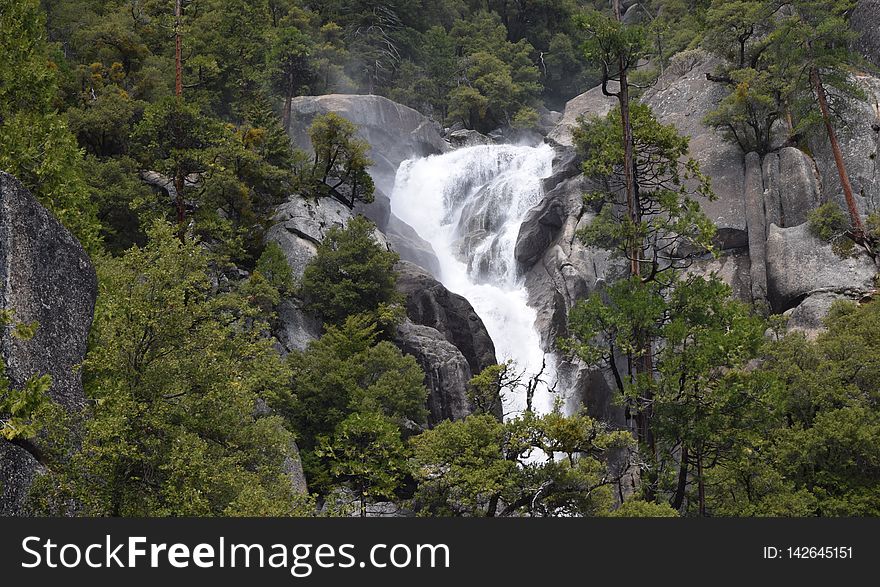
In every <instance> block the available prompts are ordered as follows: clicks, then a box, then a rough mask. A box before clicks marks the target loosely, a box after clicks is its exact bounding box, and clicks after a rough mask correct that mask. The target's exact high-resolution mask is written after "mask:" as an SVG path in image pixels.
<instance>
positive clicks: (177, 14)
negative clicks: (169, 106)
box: [174, 0, 183, 98]
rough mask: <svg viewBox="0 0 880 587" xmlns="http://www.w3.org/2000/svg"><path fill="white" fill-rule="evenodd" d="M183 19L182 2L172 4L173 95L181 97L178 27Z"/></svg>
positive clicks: (181, 80)
mask: <svg viewBox="0 0 880 587" xmlns="http://www.w3.org/2000/svg"><path fill="white" fill-rule="evenodd" d="M182 17H183V0H177V1H176V2H175V4H174V95H175V96H177V97H178V98H180V97H181V96H183V57H182V51H181V43H182V40H181V33H180V25H181V19H182Z"/></svg>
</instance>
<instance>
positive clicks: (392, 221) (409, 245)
mask: <svg viewBox="0 0 880 587" xmlns="http://www.w3.org/2000/svg"><path fill="white" fill-rule="evenodd" d="M328 112H335V113H337V114H339V115H340V116H343V117H344V118H346V119H348V120H349V121H351V122H353V123H354V124H356V125H357V127H358V134H359V136H360V137H361V138H362V139H364V140H365V141H367V142H368V143H369V144H370V147H371V148H370V158H371V159H372V161H373V165H372V166H371V167H370V176H371V177H372V178H373V181H374V182H375V184H376V193H375V201H374V202H373V203H371V204H368V205H358V207H357V208H356V210H357V211H358V212H361V213H363V214H364V216H366V217H367V218H369V219H370V220H372V221H373V222H375V223H376V225H377V226H378V227H379V230H381V231H383V232H384V233H385V234H386V235H387V237H388V240H389V242H390V243H391V245H392V247H393V248H394V250H395V251H397V253H399V254H400V256H401V258H403V259H405V260H407V261H411V262H413V263H416V264H418V265H421V266H422V267H424V268H425V269H427V270H429V271H432V272H436V271H437V268H438V262H437V258H436V256H435V255H434V252H433V250H432V249H431V245H429V244H428V243H426V242H425V241H424V240H422V239H421V237H419V235H418V234H416V232H415V231H414V230H413V229H412V227H410V226H408V225H407V224H406V223H405V222H403V221H402V220H400V219H399V218H397V217H396V216H394V215H393V214H392V213H391V200H390V199H389V197H388V196H389V194H391V192H392V190H393V189H394V177H395V174H396V173H397V168H398V167H399V166H400V164H401V163H402V162H403V161H405V160H406V159H410V158H412V157H425V156H428V155H434V154H437V153H444V152H446V151H448V150H449V149H450V146H449V144H448V143H447V142H446V141H445V140H443V137H442V136H441V135H440V130H439V128H438V127H437V125H436V124H434V123H433V122H432V121H431V120H430V119H428V118H426V117H425V116H423V115H421V114H420V113H418V112H417V111H415V110H413V109H412V108H408V107H407V106H403V105H401V104H398V103H396V102H392V101H391V100H389V99H388V98H384V97H382V96H373V95H368V96H363V95H343V94H329V95H325V96H301V97H299V98H296V99H294V100H293V104H292V115H291V125H290V136H291V140H292V141H293V142H294V144H296V145H297V146H298V147H300V148H301V149H305V150H306V151H311V148H312V145H311V142H310V140H309V136H308V128H309V125H311V123H312V121H313V120H314V119H315V117H316V116H319V115H321V114H326V113H328Z"/></svg>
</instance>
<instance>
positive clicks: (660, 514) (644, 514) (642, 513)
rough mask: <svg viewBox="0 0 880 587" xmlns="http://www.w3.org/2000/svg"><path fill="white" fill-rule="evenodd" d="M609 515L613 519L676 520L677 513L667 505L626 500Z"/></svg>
mask: <svg viewBox="0 0 880 587" xmlns="http://www.w3.org/2000/svg"><path fill="white" fill-rule="evenodd" d="M610 515H611V516H612V517H614V518H677V517H678V512H677V511H675V510H674V509H673V508H672V507H670V506H669V504H667V503H654V502H651V501H644V500H641V499H628V500H626V501H625V502H623V503H622V504H620V507H619V508H617V509H616V510H614V511H613V512H611V514H610Z"/></svg>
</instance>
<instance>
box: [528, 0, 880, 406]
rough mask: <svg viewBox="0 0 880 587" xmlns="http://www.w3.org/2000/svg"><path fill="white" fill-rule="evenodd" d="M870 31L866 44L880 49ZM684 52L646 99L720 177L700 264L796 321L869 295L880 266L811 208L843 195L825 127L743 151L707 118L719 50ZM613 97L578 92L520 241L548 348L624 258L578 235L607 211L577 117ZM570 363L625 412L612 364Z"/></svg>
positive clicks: (590, 388) (864, 138) (878, 133)
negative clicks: (822, 230) (710, 76)
mask: <svg viewBox="0 0 880 587" xmlns="http://www.w3.org/2000/svg"><path fill="white" fill-rule="evenodd" d="M878 4H880V3H876V2H862V3H860V10H862V11H863V13H862V18H863V19H866V22H867V21H868V19H869V18H870V19H875V20H876V18H877V17H878V16H880V13H878V12H877V5H878ZM870 42H871V41H870V35H869V36H868V39H867V40H866V41H865V43H867V44H866V45H865V51H866V54H867V55H868V56H869V57H870V58H872V59H877V58H878V56H880V53H878V52H877V50H876V48H873V46H872V45H870ZM683 57H684V58H681V59H678V60H676V61H674V63H673V64H672V65H671V66H670V67H669V68H668V69H667V71H666V72H665V73H664V75H663V76H662V77H661V78H660V80H659V81H658V82H657V84H656V85H655V86H654V87H653V88H651V89H650V90H648V91H647V92H646V93H645V94H644V96H643V97H642V100H643V101H644V102H645V103H647V104H648V105H650V106H651V107H652V109H653V110H654V112H655V114H656V116H657V117H658V119H659V120H660V121H661V122H663V123H666V124H674V125H675V126H676V127H677V128H678V130H679V131H680V132H681V133H682V134H685V135H687V136H689V137H690V148H691V155H692V156H693V157H694V158H695V159H696V160H697V161H699V163H700V164H701V167H702V169H703V171H704V172H706V173H707V174H708V175H709V176H710V178H711V179H712V185H713V188H714V191H715V192H716V194H717V196H718V199H717V200H716V201H714V202H701V204H702V205H703V209H704V211H705V212H706V214H707V215H708V216H709V217H710V218H711V219H712V220H713V222H714V223H715V225H716V226H717V228H718V236H717V239H716V245H717V248H718V250H719V252H720V256H719V257H718V258H711V257H706V258H701V259H699V260H697V261H696V262H695V264H694V265H693V266H692V267H691V269H690V270H691V271H693V272H697V273H702V274H708V273H710V272H717V274H718V275H719V276H720V277H721V278H722V279H724V280H725V281H726V282H727V283H728V284H730V285H731V287H732V288H733V291H734V295H736V296H738V297H740V298H741V299H743V300H745V301H749V302H752V303H754V304H756V305H757V306H758V307H765V308H767V309H768V310H772V311H774V312H777V313H783V312H784V313H786V314H787V315H788V316H789V317H790V320H789V328H790V329H798V330H802V331H805V332H807V333H808V335H814V334H815V333H816V332H817V331H818V330H819V329H820V328H821V321H822V318H823V317H824V315H825V314H826V313H827V311H828V309H829V308H830V306H831V304H832V303H833V301H834V300H837V299H859V298H861V297H863V296H865V295H868V294H870V293H871V292H873V290H874V287H875V284H874V276H875V274H876V272H877V268H876V266H875V264H874V262H873V260H872V259H870V258H869V257H868V256H867V255H865V254H858V255H856V256H854V257H841V256H839V255H837V254H836V253H834V252H833V251H832V250H831V246H830V245H828V244H826V243H824V242H822V241H820V240H819V239H818V238H816V237H815V236H813V235H812V234H811V233H810V231H809V229H808V227H807V224H806V222H807V216H808V214H809V212H810V211H811V210H813V209H815V208H816V207H818V206H819V205H821V204H822V203H824V202H827V201H837V202H839V203H840V204H841V205H842V204H843V195H842V190H841V188H840V183H839V179H838V176H837V169H836V167H835V165H834V160H833V157H832V155H831V152H830V148H829V145H828V141H827V139H826V138H824V137H819V138H817V139H814V140H813V142H812V144H811V145H810V149H809V150H810V153H812V155H810V154H808V153H807V152H804V151H801V150H799V149H796V148H793V147H784V148H780V149H778V150H776V151H774V152H772V153H769V154H768V155H766V156H764V157H763V158H762V157H760V156H759V155H758V154H757V153H749V154H745V155H744V154H742V153H741V152H740V151H739V150H738V148H736V147H735V146H734V145H732V144H730V143H729V142H728V141H726V140H725V139H724V138H723V137H722V136H721V135H720V134H719V133H717V132H716V131H714V130H713V129H711V128H708V127H707V126H706V125H705V124H703V119H704V117H705V116H706V114H707V113H708V112H709V111H711V110H713V109H714V108H715V106H716V105H717V103H718V102H719V101H720V100H721V99H722V97H723V92H724V89H723V88H721V87H720V86H719V85H718V84H715V83H713V82H710V81H708V80H707V79H706V73H709V72H712V71H713V69H714V68H715V67H716V66H717V61H716V59H715V58H714V57H711V56H709V55H707V54H705V53H701V52H688V53H687V54H685V55H684V56H683ZM856 81H857V82H858V83H859V84H860V85H861V87H862V88H863V89H864V90H865V93H866V95H867V100H866V101H858V100H852V101H851V103H850V105H849V106H850V107H849V108H848V109H847V110H846V112H845V114H844V116H845V117H846V119H845V126H846V131H844V132H843V133H842V139H841V146H842V149H843V152H844V158H845V160H846V163H847V166H848V170H849V173H850V176H851V178H852V182H853V185H854V189H855V190H856V191H857V192H858V200H859V206H860V207H861V209H862V211H863V212H865V213H867V212H870V211H874V210H876V209H877V206H878V205H880V182H878V177H880V175H878V169H877V163H876V161H877V157H878V153H880V142H878V141H880V125H878V121H880V119H878V116H880V109H878V106H877V104H878V103H880V80H878V79H877V78H875V77H873V76H871V75H868V74H861V75H858V76H857V77H856ZM612 106H613V102H611V101H610V99H609V98H607V97H605V96H603V95H602V93H601V89H600V88H594V89H592V90H589V91H588V92H585V93H584V94H582V95H581V96H578V97H576V98H574V99H572V100H571V101H570V102H569V103H568V105H567V107H566V110H565V113H564V114H563V118H562V120H561V122H560V124H559V126H558V127H557V128H556V129H554V130H553V131H552V132H551V133H550V134H549V135H548V142H550V143H551V144H552V145H554V146H555V148H556V149H557V158H556V162H555V163H554V175H553V177H551V178H549V179H548V180H546V181H545V184H546V189H547V192H546V196H545V198H544V201H543V202H541V203H540V204H539V205H538V206H536V207H535V208H534V209H533V210H532V211H531V212H530V213H529V215H528V217H527V218H526V221H525V222H524V223H523V225H522V227H521V229H520V233H519V237H518V241H517V247H516V256H517V260H518V262H519V263H520V265H521V268H522V271H523V273H524V275H525V279H526V285H527V287H528V290H529V296H530V303H531V304H532V305H533V306H535V307H536V308H537V309H538V327H539V329H540V331H541V332H542V334H543V336H544V340H545V344H546V345H547V347H546V348H548V349H550V348H551V345H552V343H553V341H554V340H555V338H556V337H558V336H564V335H565V334H566V316H567V314H568V310H570V309H571V307H572V305H573V304H574V302H575V301H576V299H577V298H579V297H582V296H584V295H586V294H588V293H590V292H591V291H594V290H595V289H596V288H597V287H598V286H600V285H601V283H602V282H603V281H606V280H610V279H614V278H616V277H617V276H619V275H620V274H621V272H622V271H623V270H624V269H623V268H622V267H620V265H619V262H616V261H614V260H612V259H610V258H609V254H608V252H607V251H603V250H599V249H595V248H591V247H587V246H585V245H584V244H583V243H581V242H580V241H579V240H578V239H577V238H576V237H575V233H576V231H577V230H578V229H579V228H582V227H583V226H586V225H587V224H589V222H591V220H592V219H593V217H594V215H595V211H594V210H592V209H590V207H589V206H587V205H585V204H584V202H583V199H582V197H581V196H582V194H583V193H584V192H585V191H588V190H589V189H590V186H588V185H587V182H586V180H585V179H584V178H583V177H581V176H579V175H578V169H577V165H578V162H577V157H576V155H575V153H574V147H573V144H572V128H573V126H574V125H575V124H577V120H578V118H579V117H581V116H590V115H595V116H603V115H605V114H606V113H607V112H608V110H609V109H610V108H611V107H612ZM560 370H561V371H562V372H563V374H567V375H568V377H569V379H570V381H569V382H570V384H571V385H573V386H574V388H576V389H577V390H578V391H579V393H580V394H581V397H582V398H583V399H584V400H585V403H586V404H587V405H588V407H589V408H590V410H591V412H592V413H593V414H594V415H596V416H598V417H603V418H606V419H611V420H615V419H619V418H620V416H621V414H620V412H619V411H618V410H617V409H616V408H615V407H614V406H613V405H612V404H611V403H610V402H609V398H608V395H609V393H610V386H609V385H608V382H607V381H606V378H605V376H604V375H603V374H602V373H597V372H594V371H591V370H589V369H585V368H584V366H583V365H580V364H577V363H565V364H563V365H562V366H561V368H560Z"/></svg>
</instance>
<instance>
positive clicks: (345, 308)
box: [300, 216, 399, 327]
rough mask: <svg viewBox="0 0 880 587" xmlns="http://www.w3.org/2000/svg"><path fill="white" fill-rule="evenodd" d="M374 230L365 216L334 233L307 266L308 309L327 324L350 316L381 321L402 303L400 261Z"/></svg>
mask: <svg viewBox="0 0 880 587" xmlns="http://www.w3.org/2000/svg"><path fill="white" fill-rule="evenodd" d="M374 230H375V227H374V225H373V223H372V222H370V221H369V220H367V219H366V218H364V217H363V216H357V217H355V218H353V219H352V220H351V221H350V222H349V223H348V226H347V227H345V228H339V227H333V228H331V229H330V230H328V231H327V234H326V236H325V238H324V241H323V242H322V243H321V244H320V245H318V254H317V255H316V256H315V258H314V259H312V260H311V261H310V262H309V264H308V265H307V266H306V268H305V271H304V272H303V277H302V286H301V288H300V293H301V294H302V296H303V297H304V298H305V300H306V307H307V308H308V309H309V310H311V311H314V312H316V313H318V314H319V315H320V316H321V317H322V318H323V319H324V321H325V322H327V323H330V324H341V323H343V322H344V321H345V319H346V317H347V316H351V315H354V314H361V313H369V314H371V315H373V316H374V317H375V318H376V319H378V318H379V317H380V316H382V315H385V314H386V313H387V312H386V310H387V308H388V307H389V306H392V305H395V304H397V303H398V302H399V294H398V293H397V291H396V290H395V284H396V282H397V275H396V274H395V273H394V264H395V263H397V261H398V259H399V257H398V255H397V253H393V252H391V251H387V250H385V249H384V248H383V247H382V246H381V245H379V243H377V242H376V241H375V238H374V236H373V235H374ZM380 325H381V326H383V327H385V326H388V325H387V324H384V323H383V324H380Z"/></svg>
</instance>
